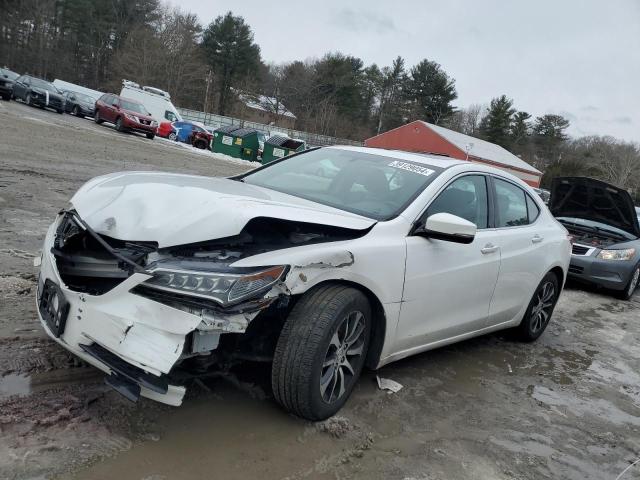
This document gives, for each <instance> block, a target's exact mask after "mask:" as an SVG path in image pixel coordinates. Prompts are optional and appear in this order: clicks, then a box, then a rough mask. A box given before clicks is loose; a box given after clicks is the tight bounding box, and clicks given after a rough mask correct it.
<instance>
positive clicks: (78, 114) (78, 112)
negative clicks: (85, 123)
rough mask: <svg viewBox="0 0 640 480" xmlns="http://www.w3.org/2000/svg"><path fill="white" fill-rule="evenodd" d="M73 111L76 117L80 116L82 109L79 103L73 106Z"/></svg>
mask: <svg viewBox="0 0 640 480" xmlns="http://www.w3.org/2000/svg"><path fill="white" fill-rule="evenodd" d="M71 113H73V114H74V115H75V116H76V117H79V116H80V109H79V108H78V105H75V106H74V107H73V110H72V111H71Z"/></svg>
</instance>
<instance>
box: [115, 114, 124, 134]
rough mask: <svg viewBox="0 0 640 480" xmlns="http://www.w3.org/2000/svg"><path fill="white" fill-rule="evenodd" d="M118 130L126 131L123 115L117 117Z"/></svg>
mask: <svg viewBox="0 0 640 480" xmlns="http://www.w3.org/2000/svg"><path fill="white" fill-rule="evenodd" d="M116 130H117V131H119V132H124V123H122V117H118V118H116Z"/></svg>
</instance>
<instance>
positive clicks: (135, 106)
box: [120, 99, 147, 115]
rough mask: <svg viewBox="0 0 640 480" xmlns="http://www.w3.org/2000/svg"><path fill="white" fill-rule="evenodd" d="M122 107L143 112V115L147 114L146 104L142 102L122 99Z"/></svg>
mask: <svg viewBox="0 0 640 480" xmlns="http://www.w3.org/2000/svg"><path fill="white" fill-rule="evenodd" d="M120 108H122V109H124V110H129V111H131V112H136V113H141V114H143V115H147V112H146V110H145V109H144V105H142V104H141V103H136V102H132V101H130V100H124V99H121V100H120Z"/></svg>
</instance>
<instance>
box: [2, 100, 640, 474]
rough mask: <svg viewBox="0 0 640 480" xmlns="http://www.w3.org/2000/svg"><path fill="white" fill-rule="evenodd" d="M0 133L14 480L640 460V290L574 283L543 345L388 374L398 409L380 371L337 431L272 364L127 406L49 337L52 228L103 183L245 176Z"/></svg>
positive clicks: (451, 356) (151, 151)
mask: <svg viewBox="0 0 640 480" xmlns="http://www.w3.org/2000/svg"><path fill="white" fill-rule="evenodd" d="M0 124H1V125H2V126H3V128H2V130H1V131H0V377H1V378H0V479H49V478H51V479H62V478H64V479H67V478H74V479H111V478H118V479H119V480H127V479H132V480H168V479H200V478H224V479H227V478H229V479H235V478H255V477H259V478H261V479H264V480H268V479H304V478H323V479H324V478H326V479H338V478H339V479H349V478H372V479H383V478H385V479H386V478H397V479H407V480H408V479H416V480H427V479H443V480H444V479H447V480H448V479H458V478H460V479H538V478H553V479H575V480H578V479H579V480H582V479H598V480H600V479H613V480H615V479H616V477H617V476H618V475H619V474H620V473H622V472H623V470H624V469H625V468H626V467H627V466H629V465H630V464H631V463H632V462H634V461H635V460H636V459H637V458H638V457H640V345H639V343H638V337H639V334H640V293H638V294H636V297H635V299H634V300H632V301H630V302H622V301H619V300H616V299H614V298H613V297H611V296H610V295H607V294H606V293H604V292H598V291H593V290H589V289H585V288H582V287H577V286H569V288H568V289H567V290H566V291H565V293H564V294H563V297H562V298H561V301H560V303H559V305H558V308H557V310H556V313H555V315H554V319H553V321H552V323H551V325H550V327H549V328H548V330H547V332H546V333H545V334H544V335H543V336H542V338H541V339H540V340H539V341H538V342H536V343H534V344H530V345H523V344H519V343H515V342H513V341H511V340H510V339H509V338H508V337H507V336H505V335H502V334H497V335H490V336H485V337H482V338H478V339H474V340H471V341H467V342H464V343H461V344H458V345H455V346H451V347H447V348H443V349H440V350H437V351H433V352H429V353H425V354H422V355H419V356H416V357H413V358H410V359H406V360H403V361H401V362H398V363H395V364H392V365H389V366H387V367H385V368H383V369H382V370H381V371H380V372H379V374H380V375H381V376H383V377H386V378H390V379H393V380H395V381H397V382H400V383H401V384H402V385H404V388H403V389H402V390H401V391H400V392H399V393H397V394H387V393H384V392H382V391H380V390H378V388H377V387H376V384H375V376H374V374H373V373H372V372H368V373H366V374H365V375H364V377H363V378H362V379H361V381H360V383H359V384H358V386H357V388H356V390H355V392H354V395H353V396H352V398H351V399H350V401H349V402H348V404H347V406H346V407H345V408H344V409H343V411H342V412H341V413H340V415H339V416H338V417H335V418H333V419H331V420H329V421H326V422H322V423H317V424H313V423H309V422H305V421H302V420H299V419H297V418H295V417H292V416H290V415H287V414H286V413H284V412H282V411H281V410H280V409H279V408H278V407H277V406H276V405H275V403H274V402H273V400H272V396H271V392H270V391H269V384H268V366H265V365H259V364H247V365H244V366H243V368H242V369H241V371H240V372H238V374H237V375H234V376H229V377H228V378H216V379H209V380H206V381H204V382H202V383H200V384H198V385H194V386H193V387H192V388H191V389H190V391H189V393H188V395H187V398H186V400H185V402H184V404H183V406H182V407H180V408H171V407H166V406H163V405H160V404H156V403H153V402H151V401H148V400H144V399H143V400H141V401H140V403H138V404H132V403H129V402H128V401H127V400H124V399H123V398H122V397H120V396H119V395H118V394H116V393H115V392H113V391H110V390H109V389H108V388H107V387H105V386H104V384H103V382H102V374H101V373H100V372H98V371H97V370H96V369H93V368H91V367H88V366H86V365H83V364H82V363H81V362H79V361H77V360H76V359H74V358H73V357H71V356H70V355H68V354H67V353H66V352H65V351H64V350H62V349H61V348H60V347H58V346H57V345H56V344H55V343H53V342H52V341H49V340H48V339H47V338H46V337H45V335H44V334H43V331H42V329H41V328H40V325H39V323H38V321H37V318H36V312H35V298H34V297H35V276H34V268H33V266H32V263H33V257H34V256H36V255H37V253H38V250H39V249H40V246H41V242H42V240H43V236H44V233H45V230H46V228H47V226H48V224H49V223H50V222H51V220H52V219H53V217H54V216H55V213H56V212H57V211H58V209H60V208H61V207H64V206H66V204H67V201H68V199H69V198H70V196H71V195H72V194H73V192H74V191H75V190H76V189H77V188H78V187H79V186H80V185H81V184H82V183H83V182H84V181H86V180H88V179H89V178H91V177H93V176H95V175H99V174H102V173H106V172H113V171H117V170H134V169H135V170H150V169H153V170H169V171H176V172H193V173H200V174H205V175H231V174H234V173H238V172H241V171H243V170H244V169H246V166H245V165H242V164H241V163H238V162H229V161H226V160H225V159H221V158H216V157H214V156H213V155H203V154H202V153H198V152H191V151H190V149H189V148H182V147H179V146H176V145H173V144H171V143H168V142H164V141H161V140H158V139H156V140H153V141H149V140H147V139H145V138H143V137H140V136H134V135H122V134H118V133H117V132H115V131H114V130H113V129H112V128H109V127H106V126H97V125H95V124H94V123H92V122H91V121H89V120H82V119H77V118H73V117H71V116H69V115H63V116H61V115H57V114H55V113H53V112H45V111H42V110H39V109H33V108H29V107H26V106H24V105H22V104H18V103H15V102H11V103H8V102H0ZM632 478H635V479H638V478H640V468H638V467H632V468H630V469H629V470H627V471H626V473H624V475H623V476H622V477H621V480H628V479H632Z"/></svg>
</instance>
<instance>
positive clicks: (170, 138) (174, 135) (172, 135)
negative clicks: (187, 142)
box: [167, 132, 178, 142]
mask: <svg viewBox="0 0 640 480" xmlns="http://www.w3.org/2000/svg"><path fill="white" fill-rule="evenodd" d="M167 138H168V139H169V140H171V141H173V142H175V141H176V140H177V139H178V136H177V135H176V134H175V132H171V133H170V134H169V136H168V137H167Z"/></svg>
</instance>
